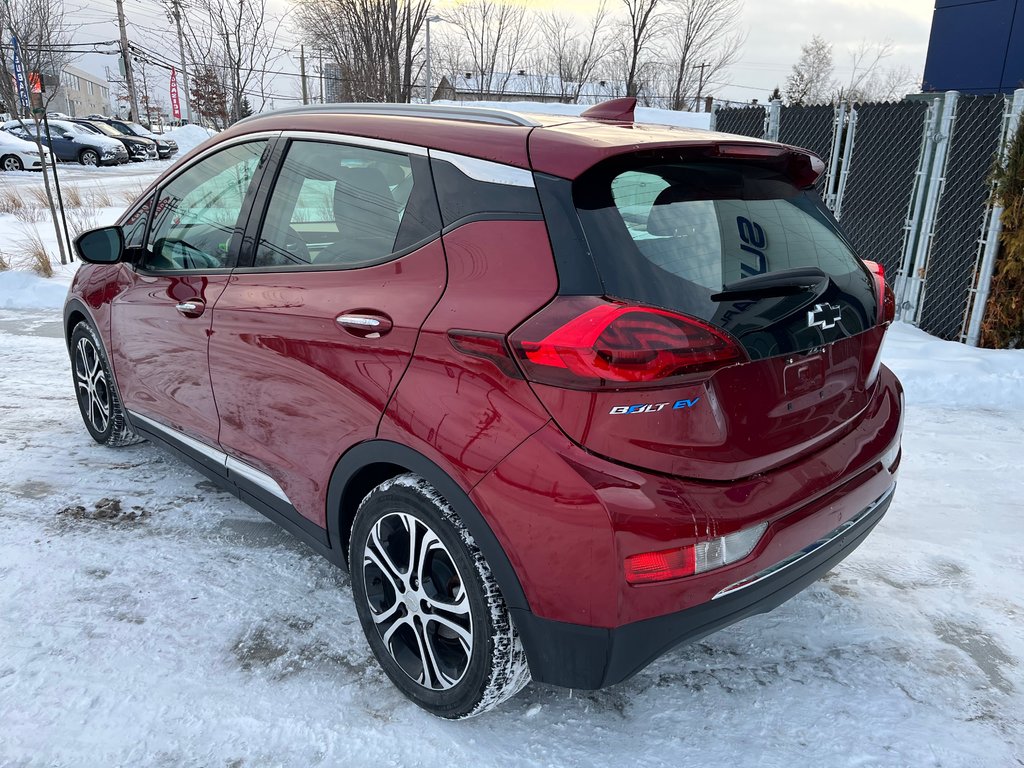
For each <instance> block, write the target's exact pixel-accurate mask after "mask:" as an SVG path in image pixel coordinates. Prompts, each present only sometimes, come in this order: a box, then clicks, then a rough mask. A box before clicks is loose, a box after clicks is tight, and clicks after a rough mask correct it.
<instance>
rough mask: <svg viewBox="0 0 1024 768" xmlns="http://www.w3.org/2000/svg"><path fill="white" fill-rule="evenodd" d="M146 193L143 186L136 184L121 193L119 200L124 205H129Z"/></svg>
mask: <svg viewBox="0 0 1024 768" xmlns="http://www.w3.org/2000/svg"><path fill="white" fill-rule="evenodd" d="M145 191H146V185H145V184H136V185H134V186H132V187H129V188H128V189H126V190H124V191H123V192H122V193H121V199H122V200H123V201H124V203H125V205H130V204H131V203H134V202H135V201H136V200H138V199H139V196H140V195H141V194H142V193H143V192H145Z"/></svg>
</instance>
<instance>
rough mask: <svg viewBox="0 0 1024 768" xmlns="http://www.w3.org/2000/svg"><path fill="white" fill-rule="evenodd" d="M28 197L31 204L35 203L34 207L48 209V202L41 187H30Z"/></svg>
mask: <svg viewBox="0 0 1024 768" xmlns="http://www.w3.org/2000/svg"><path fill="white" fill-rule="evenodd" d="M28 196H29V198H31V202H33V203H35V206H36V207H37V208H47V209H49V207H50V200H49V198H48V197H47V196H46V190H45V189H43V187H42V186H38V187H31V188H30V189H29V193H28Z"/></svg>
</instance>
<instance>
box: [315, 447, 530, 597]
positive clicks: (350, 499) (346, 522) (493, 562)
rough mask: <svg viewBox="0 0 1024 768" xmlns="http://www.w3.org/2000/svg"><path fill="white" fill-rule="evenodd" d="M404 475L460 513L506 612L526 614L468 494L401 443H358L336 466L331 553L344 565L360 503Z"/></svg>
mask: <svg viewBox="0 0 1024 768" xmlns="http://www.w3.org/2000/svg"><path fill="white" fill-rule="evenodd" d="M407 472H412V473H414V474H417V475H419V476H420V477H422V478H423V479H425V480H426V481H427V482H428V483H430V484H431V485H432V486H433V487H434V488H435V489H436V490H437V492H438V493H440V494H441V495H442V496H443V497H444V498H445V500H446V501H447V502H448V503H449V504H450V505H451V506H452V508H453V509H454V510H455V512H456V513H457V514H458V516H459V518H460V519H461V520H462V523H463V525H465V527H466V530H467V531H469V533H470V535H471V536H472V537H473V539H474V541H475V542H476V545H477V547H479V549H480V552H481V554H483V556H484V559H485V560H486V561H487V564H488V566H489V567H490V569H491V572H492V573H493V575H494V578H495V580H496V581H497V583H498V586H499V588H500V589H501V593H502V596H503V597H504V599H505V603H506V604H507V605H508V607H509V608H518V609H525V610H529V603H528V602H527V600H526V595H525V594H524V592H523V587H522V585H521V584H520V582H519V577H518V576H517V575H516V572H515V569H514V568H513V567H512V563H511V562H510V561H509V559H508V555H506V554H505V550H504V548H503V547H502V546H501V543H500V542H499V541H498V539H497V537H496V536H495V535H494V532H493V531H492V530H491V527H490V525H489V524H488V523H487V521H486V520H485V519H484V516H483V514H482V513H481V512H480V510H479V509H477V506H476V504H474V503H473V501H472V499H470V498H469V495H468V494H467V493H466V491H464V490H463V489H462V487H461V486H460V485H459V483H457V482H456V481H455V480H454V479H453V478H452V477H451V476H450V475H449V474H448V473H447V472H445V471H444V470H443V469H441V468H440V467H439V466H437V464H435V463H434V462H433V461H431V460H430V459H428V458H427V457H426V456H423V455H422V454H421V453H418V452H417V451H415V450H413V449H412V448H409V447H408V446H404V445H401V444H400V443H394V442H391V441H390V440H370V441H368V442H365V443H360V444H359V445H357V446H355V447H354V448H351V449H350V450H349V451H348V452H347V453H346V454H345V455H344V456H342V457H341V459H340V460H339V461H338V463H337V464H336V465H335V467H334V472H333V473H332V474H331V480H330V484H329V486H328V489H327V512H328V514H327V532H328V536H329V537H330V542H331V548H332V549H333V550H335V551H337V552H339V553H340V554H341V556H342V559H343V560H345V561H347V557H346V553H347V552H348V545H349V536H350V534H351V530H352V522H353V520H354V518H355V513H356V510H357V508H358V507H359V503H360V502H361V501H362V500H363V498H364V497H365V496H366V494H368V493H369V492H370V491H371V490H373V489H374V488H376V487H377V486H378V485H380V484H381V483H382V482H384V481H385V480H388V479H389V478H392V477H395V476H397V475H401V474H405V473H407Z"/></svg>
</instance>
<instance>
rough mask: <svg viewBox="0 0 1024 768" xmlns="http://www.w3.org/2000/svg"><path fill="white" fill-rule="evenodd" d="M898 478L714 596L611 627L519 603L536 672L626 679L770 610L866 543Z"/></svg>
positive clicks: (571, 679)
mask: <svg viewBox="0 0 1024 768" xmlns="http://www.w3.org/2000/svg"><path fill="white" fill-rule="evenodd" d="M894 491H895V485H893V486H891V487H890V488H889V489H888V490H887V491H886V492H885V493H884V494H883V495H882V496H881V497H880V498H878V499H876V500H875V501H874V502H872V503H871V504H869V505H868V506H867V507H865V508H864V509H863V510H861V511H860V512H859V513H858V514H857V515H855V516H854V517H853V518H851V520H849V521H847V522H846V523H844V524H843V525H841V526H839V528H837V529H834V530H833V531H832V532H830V534H827V535H826V536H823V537H821V538H820V539H818V540H817V541H815V542H814V543H813V544H811V545H809V546H808V547H805V548H804V549H803V550H801V551H800V552H798V553H796V554H795V555H791V556H789V557H787V558H784V559H783V560H781V561H779V562H778V563H776V564H775V565H773V566H770V567H768V568H765V569H762V570H761V571H758V572H756V573H754V574H752V575H751V576H750V577H748V578H747V579H744V580H741V582H739V583H736V584H733V585H730V587H726V588H725V589H723V590H720V591H719V593H718V594H717V595H716V596H715V597H714V598H713V599H711V600H710V601H708V602H705V603H702V604H700V605H696V606H694V607H691V608H687V609H685V610H682V611H678V612H675V613H670V614H666V615H663V616H657V617H654V618H650V619H645V620H643V621H637V622H633V623H631V624H626V625H623V626H620V627H615V628H611V629H606V628H601V627H590V626H584V625H580V624H570V623H567V622H561V621H552V620H550V619H544V618H541V617H539V616H536V615H534V614H533V613H531V612H530V611H529V610H523V609H512V615H513V620H514V621H515V624H516V628H517V629H518V631H519V634H520V636H521V637H522V639H523V645H524V646H525V648H526V652H527V656H528V659H529V664H530V671H531V673H532V675H533V678H534V680H537V681H539V682H545V683H550V684H552V685H560V686H564V687H567V688H580V689H584V690H593V689H597V688H603V687H605V686H609V685H614V684H615V683H619V682H622V681H623V680H626V679H627V678H629V677H631V676H632V675H634V674H636V673H637V672H639V671H640V670H641V669H643V668H644V667H646V666H647V665H648V664H650V663H651V662H652V661H654V660H655V659H656V658H658V657H659V656H661V655H662V654H664V653H666V652H667V651H669V650H671V649H672V648H674V647H675V646H677V645H681V644H683V643H687V642H692V641H694V640H699V639H700V638H702V637H705V636H707V635H709V634H711V633H713V632H716V631H717V630H719V629H722V628H724V627H727V626H729V625H730V624H734V623H735V622H737V621H740V620H742V619H745V618H747V617H748V616H753V615H755V614H758V613H766V612H768V611H770V610H772V609H773V608H776V607H777V606H779V605H781V604H782V603H783V602H785V601H786V600H788V599H789V598H791V597H793V596H794V595H796V594H797V593H798V592H800V591H801V590H803V589H805V588H806V587H807V586H809V585H810V584H812V583H813V582H815V581H817V580H818V579H819V578H821V577H822V576H823V575H824V574H825V573H827V572H828V571H829V570H831V569H832V568H833V567H835V565H836V564H837V563H839V562H840V561H842V560H843V559H844V558H845V557H846V556H847V555H849V554H850V553H851V552H853V550H855V549H856V548H857V547H858V546H860V544H861V542H862V541H864V539H865V538H866V537H867V535H868V534H869V533H870V532H871V530H872V529H873V528H874V527H875V525H876V524H877V523H878V521H879V520H881V519H882V516H883V515H885V513H886V511H887V510H888V508H889V505H890V503H891V502H892V498H893V492H894Z"/></svg>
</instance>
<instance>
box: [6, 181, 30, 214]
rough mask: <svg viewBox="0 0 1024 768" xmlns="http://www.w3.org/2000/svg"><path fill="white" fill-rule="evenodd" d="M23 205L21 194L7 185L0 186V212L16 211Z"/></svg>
mask: <svg viewBox="0 0 1024 768" xmlns="http://www.w3.org/2000/svg"><path fill="white" fill-rule="evenodd" d="M24 207H25V201H24V200H23V199H22V197H21V195H20V194H18V192H17V191H16V190H14V189H11V188H10V187H8V186H6V185H5V186H3V187H0V213H17V212H18V211H20V210H21V209H22V208H24Z"/></svg>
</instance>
